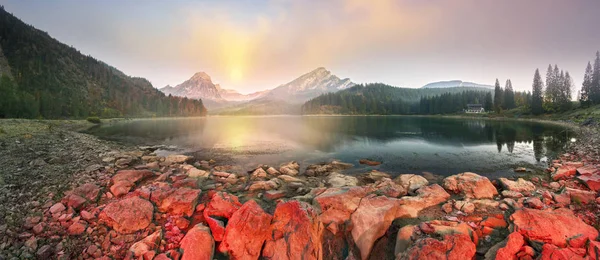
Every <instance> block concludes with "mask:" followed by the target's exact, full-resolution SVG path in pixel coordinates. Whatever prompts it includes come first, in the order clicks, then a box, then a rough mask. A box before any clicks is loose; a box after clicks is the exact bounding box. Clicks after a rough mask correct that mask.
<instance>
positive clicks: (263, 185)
mask: <svg viewBox="0 0 600 260" xmlns="http://www.w3.org/2000/svg"><path fill="white" fill-rule="evenodd" d="M278 187H279V184H277V182H275V181H273V180H270V181H255V182H253V183H252V184H251V185H250V186H248V188H247V189H248V190H249V191H258V190H265V191H268V190H274V189H277V188H278Z"/></svg>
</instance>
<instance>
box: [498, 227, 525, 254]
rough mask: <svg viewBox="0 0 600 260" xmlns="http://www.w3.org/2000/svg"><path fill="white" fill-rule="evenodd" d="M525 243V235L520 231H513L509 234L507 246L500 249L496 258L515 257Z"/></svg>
mask: <svg viewBox="0 0 600 260" xmlns="http://www.w3.org/2000/svg"><path fill="white" fill-rule="evenodd" d="M524 244H525V240H524V239H523V235H521V233H519V232H512V233H511V234H510V235H508V238H507V242H506V246H504V247H503V248H500V249H498V252H497V253H496V259H514V258H515V256H516V254H517V253H518V252H519V251H520V250H521V247H522V246H523V245H524Z"/></svg>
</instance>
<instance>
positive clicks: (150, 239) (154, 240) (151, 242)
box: [129, 230, 162, 258]
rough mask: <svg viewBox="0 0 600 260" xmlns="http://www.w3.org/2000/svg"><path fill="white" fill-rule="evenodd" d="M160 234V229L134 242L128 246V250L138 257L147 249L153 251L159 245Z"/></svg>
mask: <svg viewBox="0 0 600 260" xmlns="http://www.w3.org/2000/svg"><path fill="white" fill-rule="evenodd" d="M161 236H162V230H158V231H156V232H154V233H152V234H151V235H149V236H147V237H145V238H144V239H142V240H140V241H138V242H135V243H134V244H133V245H131V247H129V252H131V253H133V255H134V256H135V257H136V258H138V257H141V256H143V255H144V254H146V253H147V252H148V251H154V250H156V249H157V248H158V246H159V245H160V239H161Z"/></svg>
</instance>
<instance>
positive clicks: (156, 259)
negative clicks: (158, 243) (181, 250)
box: [152, 253, 171, 260]
mask: <svg viewBox="0 0 600 260" xmlns="http://www.w3.org/2000/svg"><path fill="white" fill-rule="evenodd" d="M152 260H171V258H170V257H168V256H167V254H165V253H162V254H159V255H157V256H156V257H154V259H152Z"/></svg>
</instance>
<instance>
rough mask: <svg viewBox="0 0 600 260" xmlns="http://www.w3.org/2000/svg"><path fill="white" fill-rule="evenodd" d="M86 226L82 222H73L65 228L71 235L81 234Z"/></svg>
mask: <svg viewBox="0 0 600 260" xmlns="http://www.w3.org/2000/svg"><path fill="white" fill-rule="evenodd" d="M85 228H86V226H85V225H84V224H82V223H79V222H75V223H73V224H71V225H70V226H69V228H68V229H67V233H69V235H72V236H76V235H81V234H83V232H85Z"/></svg>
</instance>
